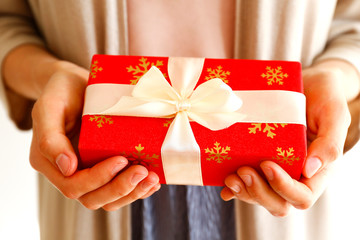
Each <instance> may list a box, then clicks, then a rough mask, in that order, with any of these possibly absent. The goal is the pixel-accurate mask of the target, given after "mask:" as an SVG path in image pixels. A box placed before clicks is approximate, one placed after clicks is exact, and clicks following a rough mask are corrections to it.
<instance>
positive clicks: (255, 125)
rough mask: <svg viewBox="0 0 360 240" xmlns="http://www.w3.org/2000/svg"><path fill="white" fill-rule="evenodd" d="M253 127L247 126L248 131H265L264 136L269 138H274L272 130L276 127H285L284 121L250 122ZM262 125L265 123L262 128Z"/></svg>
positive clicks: (274, 134) (254, 132)
mask: <svg viewBox="0 0 360 240" xmlns="http://www.w3.org/2000/svg"><path fill="white" fill-rule="evenodd" d="M251 125H252V126H253V127H249V128H248V129H249V133H252V134H256V133H257V131H258V132H263V133H266V136H267V137H269V138H272V139H273V138H274V137H275V136H276V133H275V132H274V131H275V129H276V128H279V127H280V126H281V127H285V126H286V125H287V124H286V123H252V124H251ZM263 125H265V127H264V128H262V127H263Z"/></svg>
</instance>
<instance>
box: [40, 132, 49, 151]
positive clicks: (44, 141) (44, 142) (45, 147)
mask: <svg viewBox="0 0 360 240" xmlns="http://www.w3.org/2000/svg"><path fill="white" fill-rule="evenodd" d="M51 145H52V140H51V137H50V136H49V135H47V134H45V135H43V136H41V137H40V138H39V149H40V151H41V152H48V151H49V149H50V148H51Z"/></svg>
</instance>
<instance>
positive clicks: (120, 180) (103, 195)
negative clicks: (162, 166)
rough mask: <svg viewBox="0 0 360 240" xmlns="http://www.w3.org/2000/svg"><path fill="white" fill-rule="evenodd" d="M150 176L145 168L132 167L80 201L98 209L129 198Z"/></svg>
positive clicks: (88, 206)
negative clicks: (126, 197)
mask: <svg viewBox="0 0 360 240" xmlns="http://www.w3.org/2000/svg"><path fill="white" fill-rule="evenodd" d="M148 175H149V173H148V171H147V169H146V168H145V167H143V166H140V165H136V166H131V167H130V168H128V169H126V170H125V171H124V172H122V173H121V174H119V175H118V176H116V178H114V179H113V180H112V181H111V182H109V183H108V184H106V185H103V186H102V187H100V188H99V189H96V190H95V191H92V192H89V193H87V194H86V195H84V196H82V197H81V198H80V199H79V201H80V202H81V203H82V204H83V205H84V206H85V207H87V208H90V209H98V208H100V207H103V206H104V205H106V204H108V203H111V202H114V201H116V200H118V199H120V198H123V197H125V196H127V195H128V194H129V193H130V192H132V191H133V190H134V189H135V188H136V186H137V185H138V184H139V183H140V182H141V181H142V180H144V179H145V178H146V177H148ZM144 194H145V193H143V194H142V195H144Z"/></svg>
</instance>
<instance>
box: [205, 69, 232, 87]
mask: <svg viewBox="0 0 360 240" xmlns="http://www.w3.org/2000/svg"><path fill="white" fill-rule="evenodd" d="M206 71H207V72H208V73H209V74H208V76H206V77H205V80H206V81H208V80H210V79H213V78H220V79H221V80H223V82H224V83H228V82H229V79H227V77H228V76H229V75H230V72H229V71H224V70H223V67H222V66H217V68H214V69H212V68H208V69H207V70H206Z"/></svg>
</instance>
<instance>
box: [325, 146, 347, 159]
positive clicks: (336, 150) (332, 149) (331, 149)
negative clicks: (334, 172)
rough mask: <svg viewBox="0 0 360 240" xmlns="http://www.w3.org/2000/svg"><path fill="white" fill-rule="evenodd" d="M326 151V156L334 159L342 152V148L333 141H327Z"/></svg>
mask: <svg viewBox="0 0 360 240" xmlns="http://www.w3.org/2000/svg"><path fill="white" fill-rule="evenodd" d="M327 152H328V156H329V158H330V160H331V161H334V160H336V159H337V158H339V157H340V156H341V155H342V153H343V151H342V149H341V148H340V147H339V146H338V144H336V143H335V142H334V141H330V142H329V146H328V149H327Z"/></svg>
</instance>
